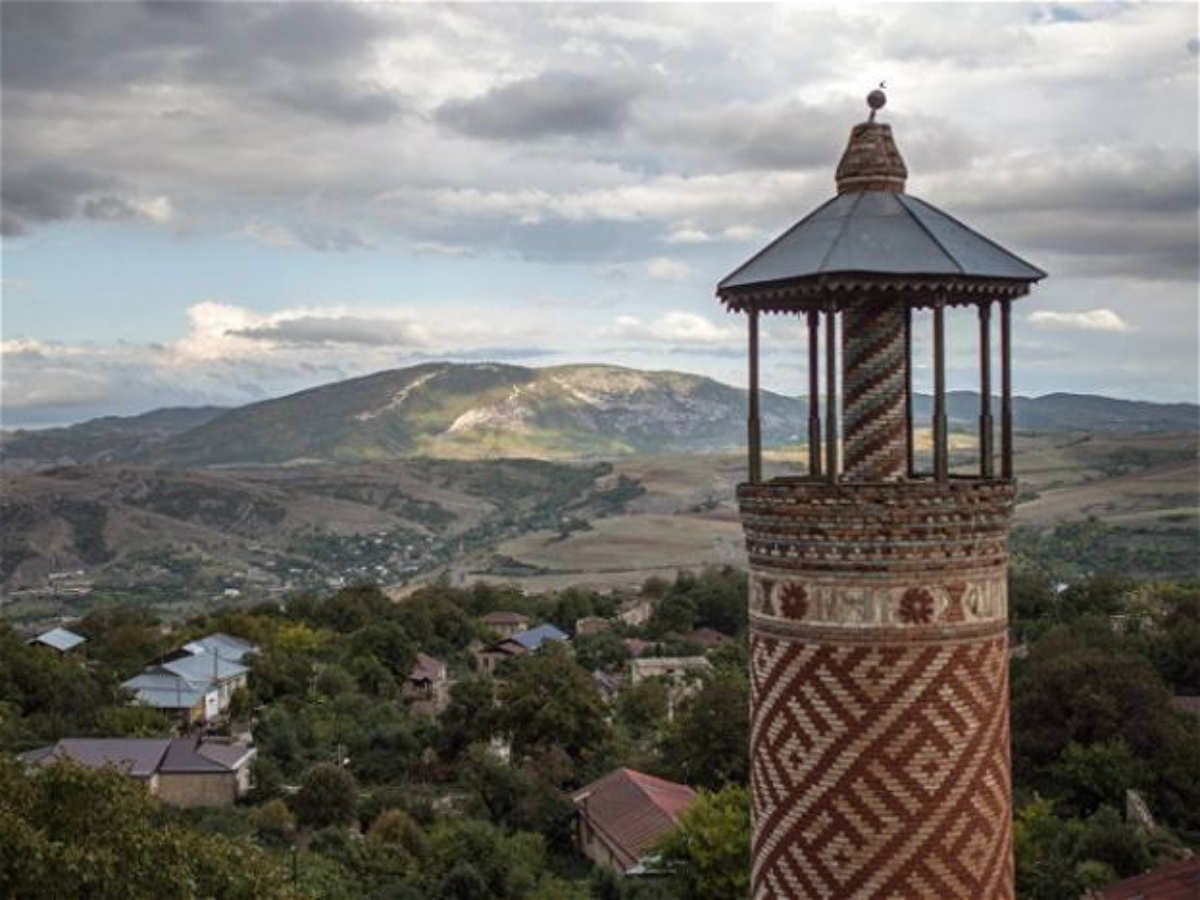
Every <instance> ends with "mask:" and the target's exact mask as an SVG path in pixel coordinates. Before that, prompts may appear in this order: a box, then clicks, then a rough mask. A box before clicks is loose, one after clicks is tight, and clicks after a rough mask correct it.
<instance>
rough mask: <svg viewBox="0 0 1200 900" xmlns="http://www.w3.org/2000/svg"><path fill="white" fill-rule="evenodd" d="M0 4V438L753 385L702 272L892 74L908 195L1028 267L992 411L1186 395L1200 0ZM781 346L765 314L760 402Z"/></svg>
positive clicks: (1191, 349)
mask: <svg viewBox="0 0 1200 900" xmlns="http://www.w3.org/2000/svg"><path fill="white" fill-rule="evenodd" d="M0 16H2V23H0V24H2V26H3V31H2V33H3V38H2V40H3V47H2V57H0V60H2V62H0V64H2V67H3V71H2V85H3V87H2V90H3V98H2V99H3V170H2V182H3V185H2V186H3V251H2V252H3V338H4V345H3V381H2V386H3V387H2V389H3V395H2V400H3V422H4V425H5V426H6V427H14V426H29V425H39V424H51V423H62V422H69V421H75V420H78V419H81V418H86V417H90V416H94V415H101V414H108V413H129V412H137V411H142V410H145V409H149V408H152V407H156V406H163V405H176V404H189V405H190V404H200V403H221V404H232V403H242V402H247V401H250V400H254V399H259V398H262V397H266V396H273V395H277V394H280V393H284V392H288V391H292V390H297V389H300V388H303V387H306V386H310V385H313V384H318V383H322V382H326V381H332V380H336V379H340V378H344V377H348V376H351V375H356V374H361V373H365V372H370V371H376V370H379V369H385V368H392V367H396V366H402V365H407V364H411V363H414V362H418V361H423V360H427V359H437V358H452V359H460V360H482V359H487V360H498V361H506V362H514V363H520V364H530V365H552V364H557V363H564V362H576V361H604V362H613V363H619V364H624V365H632V366H638V367H645V368H664V369H665V368H669V369H680V370H684V371H693V372H700V373H705V374H710V375H713V376H715V377H717V378H720V379H722V380H725V381H728V382H731V383H741V382H742V381H743V380H744V371H745V362H744V358H743V340H744V338H743V327H744V326H743V323H742V322H741V321H740V320H739V319H738V318H737V317H735V316H731V315H728V314H726V313H725V312H724V311H723V310H722V309H721V308H720V307H719V305H718V304H717V302H716V301H715V299H714V297H713V286H714V284H715V283H716V281H717V280H718V279H719V278H720V277H721V276H723V275H724V274H726V273H727V272H728V271H730V270H731V269H733V268H734V267H736V266H737V265H738V264H739V263H740V262H741V261H743V260H744V259H745V258H746V257H747V256H749V255H750V254H751V253H753V252H754V251H756V250H757V249H758V248H759V247H760V246H762V245H763V244H764V243H766V242H767V241H768V240H770V239H771V237H773V236H774V235H775V234H777V233H778V232H780V231H781V230H783V229H784V228H786V227H787V226H789V225H790V224H791V223H792V222H794V221H795V220H797V219H799V218H800V217H802V216H803V215H805V214H806V213H807V212H809V211H810V210H811V209H812V208H813V207H815V206H816V205H817V204H819V203H820V202H822V201H823V200H825V199H827V198H828V197H829V196H830V195H831V194H832V193H833V178H832V174H833V169H834V166H835V165H836V163H837V159H838V157H839V156H840V154H841V151H842V149H843V147H844V145H845V140H846V137H847V134H848V132H849V129H850V127H851V126H852V125H853V124H854V123H855V122H857V121H860V120H861V119H862V118H863V114H864V112H865V107H864V104H863V96H864V94H865V93H866V92H867V90H869V89H870V88H871V87H873V86H874V85H875V84H876V83H877V82H879V81H880V80H883V79H886V80H887V83H888V89H889V90H888V94H889V103H888V106H887V109H886V110H885V111H884V115H883V118H884V119H885V120H886V121H889V122H890V123H891V124H892V126H893V128H894V130H895V134H896V138H897V142H898V144H899V146H900V149H901V151H902V152H903V154H904V156H905V158H906V160H907V163H908V168H909V172H910V176H909V182H908V190H909V192H910V193H912V194H915V195H917V196H919V197H922V198H923V199H925V200H927V201H929V202H931V203H934V204H935V205H937V206H939V207H941V208H943V209H946V210H947V211H950V212H952V213H954V214H955V215H957V216H958V217H959V218H960V219H963V220H965V221H966V222H967V223H968V224H970V225H972V226H973V227H975V228H977V229H979V230H981V231H983V232H984V233H985V234H987V235H989V236H990V237H992V238H994V239H996V240H997V241H999V242H1000V243H1002V244H1004V245H1006V246H1008V247H1009V248H1010V249H1012V250H1014V251H1016V252H1017V253H1019V254H1020V255H1022V256H1024V257H1025V258H1027V259H1029V260H1030V261H1032V262H1035V263H1037V264H1038V265H1040V266H1041V267H1042V268H1045V269H1047V270H1048V271H1049V272H1050V273H1051V278H1050V279H1049V280H1048V281H1047V282H1045V283H1044V284H1043V285H1042V286H1041V287H1039V288H1038V289H1036V290H1035V291H1034V293H1033V294H1032V295H1031V296H1030V297H1029V298H1026V299H1024V300H1022V301H1020V303H1019V305H1018V314H1017V317H1016V321H1017V326H1018V331H1017V335H1018V337H1017V344H1016V357H1017V358H1016V367H1017V372H1016V387H1017V389H1018V392H1020V393H1023V394H1034V395H1036V394H1043V393H1048V392H1051V391H1058V390H1069V391H1080V392H1091V393H1103V394H1109V395H1113V396H1120V397H1134V398H1150V399H1158V400H1191V401H1194V400H1196V399H1197V396H1196V395H1197V340H1198V338H1197V330H1198V325H1197V283H1198V280H1197V265H1198V262H1197V254H1198V250H1197V246H1198V230H1197V208H1198V203H1200V199H1198V196H1200V190H1198V184H1197V182H1198V175H1197V82H1198V78H1197V67H1198V54H1200V37H1198V34H1197V12H1196V6H1195V5H1194V4H1190V3H1179V4H1127V3H1119V4H1118V3H1114V4H1104V5H1076V4H1070V5H1066V4H1033V5H1022V4H980V5H972V4H949V5H941V4H912V5H891V4H889V5H882V6H875V5H846V4H843V5H839V6H837V7H834V6H833V5H783V6H775V5H750V4H745V5H736V6H733V5H730V6H727V5H707V4H704V5H701V4H656V5H645V6H643V5H630V4H620V5H591V4H553V5H532V4H496V5H491V4H456V5H433V4H430V5H426V4H373V3H367V4H353V5H350V4H340V3H329V4H322V3H303V4H301V3H283V2H280V3H270V4H266V3H261V4H260V3H218V2H201V3H190V2H173V3H156V4H145V5H143V4H135V3H104V2H85V3H66V2H37V3H23V2H15V0H6V2H4V3H3V4H2V5H0ZM960 315H962V316H964V317H965V315H966V314H965V313H962V314H960ZM971 335H972V330H971V323H970V322H969V321H968V320H967V319H966V318H963V320H962V321H955V322H953V323H952V333H951V362H952V372H951V387H955V388H959V387H961V388H969V387H972V386H973V383H972V377H971V373H972V371H973V370H972V360H973V359H974V353H975V349H974V347H973V346H972V337H971ZM923 349H924V341H923V340H922V341H920V346H919V347H918V351H919V352H920V351H922V350H923ZM803 350H804V348H803V344H802V343H801V340H800V335H799V333H798V330H797V329H795V328H794V324H793V323H790V322H788V321H786V320H782V319H772V320H771V321H770V322H769V324H768V326H767V334H766V336H765V340H764V352H765V357H764V380H765V383H766V385H767V386H768V387H771V388H774V389H777V390H781V391H785V392H798V391H799V389H800V385H801V377H802V360H803ZM925 376H926V370H925V369H919V370H918V372H917V382H918V386H922V384H923V379H925Z"/></svg>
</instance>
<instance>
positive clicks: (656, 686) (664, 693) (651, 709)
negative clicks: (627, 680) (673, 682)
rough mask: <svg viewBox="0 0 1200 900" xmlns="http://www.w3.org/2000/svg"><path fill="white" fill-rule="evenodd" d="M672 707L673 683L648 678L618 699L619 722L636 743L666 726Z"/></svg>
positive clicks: (622, 693) (632, 685)
mask: <svg viewBox="0 0 1200 900" xmlns="http://www.w3.org/2000/svg"><path fill="white" fill-rule="evenodd" d="M670 704H671V689H670V683H669V682H668V681H667V680H666V679H665V678H647V679H646V680H645V681H640V682H638V683H637V684H631V685H629V686H628V687H626V688H625V689H624V690H622V691H621V693H620V694H618V695H617V704H616V710H617V721H618V722H620V723H621V725H622V726H624V728H625V729H626V730H627V731H628V732H629V735H630V736H631V737H633V738H634V739H635V740H643V739H646V738H649V737H651V736H653V735H655V734H657V733H658V731H659V729H661V728H662V727H663V726H665V725H666V723H667V711H668V710H669V708H670Z"/></svg>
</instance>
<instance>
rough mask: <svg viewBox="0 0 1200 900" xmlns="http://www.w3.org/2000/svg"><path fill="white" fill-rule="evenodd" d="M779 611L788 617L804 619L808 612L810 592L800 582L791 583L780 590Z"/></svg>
mask: <svg viewBox="0 0 1200 900" xmlns="http://www.w3.org/2000/svg"><path fill="white" fill-rule="evenodd" d="M779 611H780V613H782V614H783V616H785V617H786V618H788V619H803V618H804V614H805V613H807V612H808V592H807V591H805V590H804V588H803V587H802V586H800V585H798V584H789V585H786V586H785V587H784V589H783V590H782V591H781V592H780V597H779Z"/></svg>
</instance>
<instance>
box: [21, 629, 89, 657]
mask: <svg viewBox="0 0 1200 900" xmlns="http://www.w3.org/2000/svg"><path fill="white" fill-rule="evenodd" d="M86 641H87V638H85V637H84V636H83V635H81V634H76V633H75V632H73V631H70V630H68V629H66V628H51V629H50V630H49V631H44V632H42V633H41V634H39V635H37V636H36V637H32V638H30V639H29V641H28V642H27V643H30V644H33V645H35V646H38V647H49V648H50V649H51V650H55V651H57V652H58V653H70V652H71V651H72V650H74V649H75V648H76V647H78V646H80V645H81V644H84V643H85V642H86Z"/></svg>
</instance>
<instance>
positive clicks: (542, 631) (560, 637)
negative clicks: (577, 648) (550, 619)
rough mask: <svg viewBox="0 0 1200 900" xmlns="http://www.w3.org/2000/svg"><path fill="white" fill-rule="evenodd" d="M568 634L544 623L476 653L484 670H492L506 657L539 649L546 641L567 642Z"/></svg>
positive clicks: (510, 657)
mask: <svg viewBox="0 0 1200 900" xmlns="http://www.w3.org/2000/svg"><path fill="white" fill-rule="evenodd" d="M570 640H571V638H570V636H569V635H567V634H566V632H564V631H562V629H560V628H558V627H557V626H555V625H551V624H549V623H546V624H544V625H537V626H535V627H533V628H528V629H526V630H525V631H518V632H517V633H516V634H514V635H513V636H512V637H510V638H505V639H504V640H502V641H500V642H499V643H495V644H492V645H491V646H489V647H486V648H485V649H484V650H483V651H481V652H480V653H479V655H478V660H479V664H480V666H481V667H482V668H483V669H484V671H486V672H494V671H495V670H496V666H498V665H499V664H500V663H502V662H503V661H504V660H506V659H512V658H513V657H516V656H523V655H524V654H526V653H532V652H534V651H535V650H538V649H540V648H541V647H543V646H544V645H546V644H547V643H564V644H565V643H569V642H570Z"/></svg>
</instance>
